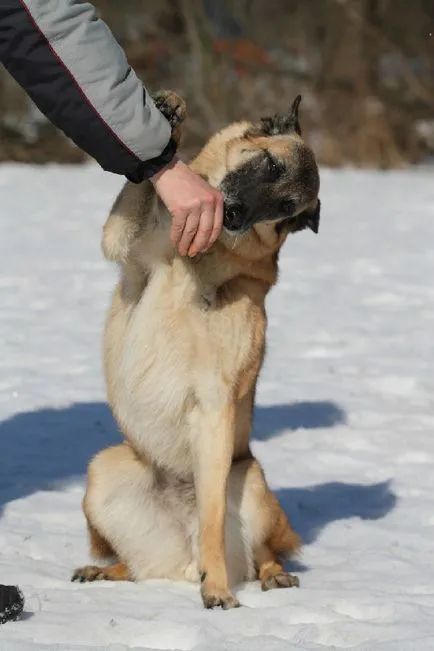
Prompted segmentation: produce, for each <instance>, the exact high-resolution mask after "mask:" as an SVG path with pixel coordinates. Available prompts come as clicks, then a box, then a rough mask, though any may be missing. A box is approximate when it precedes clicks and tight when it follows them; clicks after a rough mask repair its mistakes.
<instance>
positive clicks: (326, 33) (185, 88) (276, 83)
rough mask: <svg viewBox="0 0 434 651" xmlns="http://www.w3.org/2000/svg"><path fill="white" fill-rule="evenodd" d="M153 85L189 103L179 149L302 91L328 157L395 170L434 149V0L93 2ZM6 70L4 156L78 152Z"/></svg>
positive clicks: (314, 134) (312, 131) (278, 106)
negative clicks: (167, 90)
mask: <svg viewBox="0 0 434 651" xmlns="http://www.w3.org/2000/svg"><path fill="white" fill-rule="evenodd" d="M94 4H95V5H96V7H97V9H98V13H99V14H100V15H101V17H102V18H104V20H105V21H106V22H107V23H108V25H109V26H110V28H111V29H112V31H113V32H114V34H115V36H116V38H117V39H118V40H119V42H120V43H121V45H122V46H123V47H124V49H125V51H126V53H127V57H128V59H129V61H130V63H131V64H132V66H133V67H134V68H135V70H136V72H137V73H138V74H139V76H140V77H141V78H142V80H143V81H144V83H145V84H146V85H147V86H148V88H149V89H150V90H151V91H155V90H158V89H160V88H171V89H173V90H175V91H177V92H178V93H179V94H181V95H182V96H183V97H184V98H185V99H186V100H187V103H188V110H189V119H188V123H187V129H186V134H185V138H184V144H183V149H182V153H183V154H184V155H185V156H186V157H191V156H193V155H194V154H195V153H196V152H197V151H198V149H199V147H200V146H201V145H202V144H203V142H204V140H205V139H206V138H207V137H208V136H209V135H210V134H211V133H212V132H214V131H215V130H216V129H218V128H219V127H221V126H224V125H225V124H226V123H227V122H228V121H231V120H236V119H244V118H253V119H257V118H258V117H261V116H263V115H267V114H270V113H274V112H280V111H285V110H286V109H287V107H288V106H289V104H290V103H291V102H292V100H293V99H294V97H295V96H296V95H297V94H298V93H301V94H302V96H303V102H302V106H301V123H302V128H303V130H304V133H305V135H306V137H307V139H308V141H309V142H310V144H311V145H312V146H313V148H314V150H315V153H316V155H317V157H318V160H319V162H320V163H321V164H323V165H328V166H333V167H339V166H343V165H353V166H357V167H371V168H380V169H388V168H398V167H404V166H407V165H411V164H415V163H421V162H425V161H427V160H429V159H432V157H433V156H434V0H158V1H156V0H153V1H152V0H127V1H125V0H95V2H94ZM85 160H86V155H85V154H84V153H82V152H81V151H79V150H78V149H77V148H76V147H75V146H74V145H73V144H72V143H71V142H70V141H69V140H67V139H66V138H65V137H64V136H63V135H62V134H60V133H59V132H58V131H57V130H56V129H55V128H54V127H52V126H51V125H50V124H48V123H47V122H46V120H45V119H44V118H43V117H42V116H41V115H40V113H39V112H38V111H37V110H36V109H35V107H34V106H33V105H32V104H31V102H30V101H29V99H28V98H27V97H26V95H25V94H24V92H23V91H22V90H21V89H20V88H19V87H18V86H17V85H16V83H15V82H14V81H13V80H12V79H11V78H10V77H9V76H8V75H7V74H6V72H5V71H4V70H2V69H0V161H20V162H33V163H44V162H67V163H71V162H77V163H79V162H82V161H85Z"/></svg>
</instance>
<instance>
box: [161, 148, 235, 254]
mask: <svg viewBox="0 0 434 651" xmlns="http://www.w3.org/2000/svg"><path fill="white" fill-rule="evenodd" d="M150 180H151V182H152V183H153V185H154V187H155V190H156V192H157V194H158V195H159V197H160V198H161V200H162V201H163V203H164V204H165V206H166V207H167V209H168V210H169V212H170V213H171V215H172V226H171V230H170V237H171V240H172V243H173V245H174V246H175V247H177V248H178V251H179V253H180V254H181V255H187V254H188V255H189V256H191V257H193V256H195V255H196V254H197V253H199V252H200V251H206V250H207V249H209V248H210V247H211V246H212V244H214V242H215V241H216V240H217V238H218V236H219V234H220V232H221V229H222V225H223V194H222V193H221V192H220V191H219V190H216V188H213V187H212V186H211V185H209V184H208V183H207V182H206V181H205V180H204V179H202V178H201V177H200V176H199V175H198V174H196V173H195V172H193V171H192V170H190V168H189V167H188V165H186V164H185V163H183V162H182V161H181V160H180V159H179V158H178V157H177V156H174V157H173V159H172V161H171V162H170V163H169V165H167V166H166V167H164V168H163V169H161V170H160V171H159V172H157V174H155V176H153V177H152V178H151V179H150Z"/></svg>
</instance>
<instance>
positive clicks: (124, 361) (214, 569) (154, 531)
mask: <svg viewBox="0 0 434 651" xmlns="http://www.w3.org/2000/svg"><path fill="white" fill-rule="evenodd" d="M156 101H157V104H158V105H159V106H160V108H161V110H162V111H163V112H164V113H165V115H166V116H167V117H168V118H169V119H170V121H171V123H172V126H173V129H174V134H175V136H176V137H177V138H179V135H180V134H179V125H180V123H181V122H182V120H183V119H184V117H185V106H184V104H183V102H182V100H180V99H179V98H178V97H177V96H176V95H174V94H173V93H160V94H159V95H158V96H157V97H156ZM299 101H300V98H299V97H298V98H297V100H296V101H295V102H294V104H293V106H292V109H291V111H290V112H289V113H288V115H287V116H282V117H278V116H275V117H274V118H268V119H264V120H262V121H260V122H259V123H257V124H254V123H250V122H241V123H236V124H232V125H230V126H228V127H227V128H225V129H223V130H222V131H221V132H219V133H218V134H216V135H215V136H214V137H213V138H211V139H210V141H209V142H208V143H207V144H206V146H205V147H204V148H203V150H202V151H201V152H200V153H199V155H198V156H197V158H196V159H195V160H194V161H193V162H192V163H191V167H192V169H193V170H195V171H196V172H198V173H199V174H201V175H202V176H203V177H205V178H206V179H207V180H208V181H209V182H210V183H211V184H212V185H214V186H216V187H220V188H221V189H222V190H223V192H224V196H225V206H226V210H225V221H224V224H225V227H224V229H223V231H222V233H221V236H220V238H219V239H218V240H217V242H216V243H215V244H214V246H213V247H212V248H211V249H210V250H209V251H208V252H207V253H205V254H200V255H198V256H196V257H195V258H191V259H190V258H188V257H181V256H180V255H179V254H178V253H177V252H176V250H175V249H174V248H173V247H172V245H171V243H170V238H169V229H170V216H169V214H168V213H167V211H166V210H165V208H164V206H163V205H162V203H161V202H160V201H159V199H158V198H157V196H156V194H155V192H154V190H153V186H152V185H151V183H150V182H145V183H143V184H141V185H134V184H131V183H127V184H126V185H125V186H124V188H123V190H122V191H121V193H120V195H119V197H118V198H117V200H116V202H115V204H114V206H113V208H112V211H111V214H110V216H109V218H108V220H107V223H106V224H105V226H104V236H103V250H104V254H105V256H106V258H107V259H108V260H112V261H115V262H117V263H118V265H119V267H120V280H119V283H118V285H117V287H116V290H115V293H114V296H113V300H112V305H111V308H110V311H109V314H108V319H107V324H106V329H105V336H104V360H105V377H106V386H107V393H108V399H109V403H110V406H111V408H112V411H113V414H114V416H115V418H116V420H117V422H118V424H119V427H120V430H121V432H122V434H123V435H124V436H125V439H126V440H125V443H123V444H120V445H118V446H115V447H112V448H109V449H106V450H103V451H102V452H100V453H99V454H97V455H96V457H95V458H94V459H93V460H92V461H91V463H90V466H89V473H88V484H87V490H86V495H85V498H84V502H83V506H84V512H85V515H86V518H87V522H88V528H89V532H90V545H91V552H92V555H93V556H94V557H95V558H109V557H113V558H114V559H115V562H114V564H112V565H108V566H106V567H104V568H101V567H96V566H88V567H84V568H81V569H79V570H77V571H76V572H75V574H74V576H73V580H80V581H92V580H95V579H111V580H113V579H118V580H138V581H139V580H144V579H148V578H169V579H187V580H192V581H198V582H199V581H200V583H201V593H202V598H203V603H204V605H205V606H206V607H214V606H222V607H223V608H225V609H226V608H231V607H234V606H238V605H239V603H238V601H237V600H236V599H235V597H234V596H233V595H232V592H231V586H233V585H234V584H236V583H238V582H240V581H244V580H254V579H256V578H259V579H260V581H261V583H262V587H263V589H270V588H274V587H290V586H294V585H298V579H297V578H296V577H293V576H291V575H290V574H288V573H286V572H285V571H284V569H283V567H282V562H283V559H284V558H285V557H287V556H290V555H292V554H294V553H296V552H297V550H298V549H299V546H300V539H299V537H298V535H297V534H296V533H295V532H294V531H293V530H292V528H291V526H290V524H289V522H288V520H287V517H286V515H285V514H284V512H283V511H282V509H281V507H280V505H279V503H278V501H277V499H276V498H275V496H274V495H273V494H272V493H271V491H270V490H269V488H268V486H267V483H266V480H265V478H264V474H263V471H262V468H261V467H260V465H259V463H258V462H257V461H256V459H254V458H253V456H252V454H251V451H250V447H249V436H250V431H251V426H252V412H253V406H254V398H255V389H256V383H257V379H258V375H259V372H260V369H261V365H262V361H263V357H264V351H265V331H266V312H265V306H264V301H265V297H266V295H267V293H268V291H269V289H270V288H271V287H272V286H273V285H274V283H275V282H276V279H277V262H278V260H277V259H278V252H279V249H280V247H281V246H282V244H283V243H284V241H285V239H286V237H287V235H288V233H290V232H295V231H298V230H301V229H303V228H305V227H307V226H309V227H311V228H312V229H313V230H314V231H315V232H316V231H317V230H318V224H319V209H320V202H319V199H318V190H319V176H318V169H317V166H316V163H315V159H314V156H313V153H312V152H311V150H310V149H309V148H308V147H307V146H306V145H305V144H304V142H303V140H302V137H301V135H300V127H299V123H298V116H297V112H298V105H299Z"/></svg>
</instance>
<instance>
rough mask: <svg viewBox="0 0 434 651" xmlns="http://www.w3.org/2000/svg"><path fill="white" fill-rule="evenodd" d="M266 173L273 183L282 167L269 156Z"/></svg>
mask: <svg viewBox="0 0 434 651" xmlns="http://www.w3.org/2000/svg"><path fill="white" fill-rule="evenodd" d="M268 172H269V175H270V178H271V179H272V180H273V181H274V180H276V179H277V178H278V177H279V176H280V174H281V173H282V166H281V165H280V164H279V163H278V162H277V161H276V160H274V159H273V158H271V156H270V157H269V158H268Z"/></svg>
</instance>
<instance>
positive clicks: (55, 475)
mask: <svg viewBox="0 0 434 651" xmlns="http://www.w3.org/2000/svg"><path fill="white" fill-rule="evenodd" d="M120 441H121V436H120V434H119V433H118V430H117V426H116V423H115V421H114V419H113V417H112V415H111V412H110V410H109V408H108V407H107V405H106V404H105V403H104V402H91V403H75V404H72V405H70V406H68V407H61V408H58V409H54V408H53V409H50V408H46V409H40V410H37V411H29V412H23V413H18V414H15V415H14V416H12V417H11V418H9V419H7V420H4V421H0V516H1V511H2V507H4V505H5V504H6V503H7V502H10V501H12V500H15V499H18V498H20V497H25V496H27V495H30V494H32V493H34V492H36V491H38V490H56V487H57V486H58V485H59V484H64V483H65V482H69V481H71V480H73V479H74V478H81V477H83V476H84V475H85V473H86V468H87V464H88V462H89V460H90V458H91V457H92V456H93V455H94V454H95V453H96V452H98V450H101V449H102V448H104V447H106V446H107V445H112V444H114V443H118V442H120Z"/></svg>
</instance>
